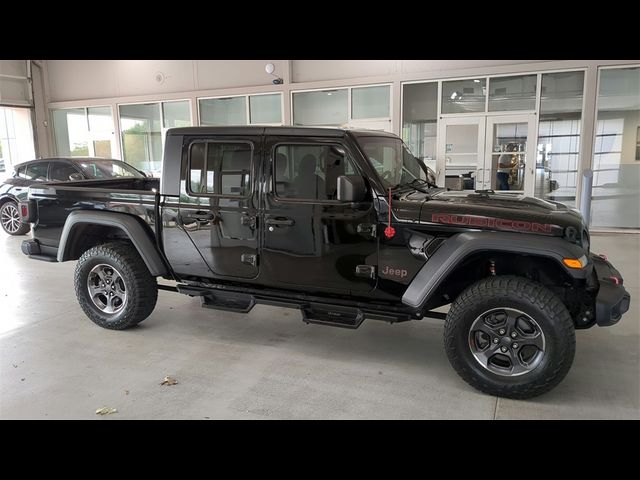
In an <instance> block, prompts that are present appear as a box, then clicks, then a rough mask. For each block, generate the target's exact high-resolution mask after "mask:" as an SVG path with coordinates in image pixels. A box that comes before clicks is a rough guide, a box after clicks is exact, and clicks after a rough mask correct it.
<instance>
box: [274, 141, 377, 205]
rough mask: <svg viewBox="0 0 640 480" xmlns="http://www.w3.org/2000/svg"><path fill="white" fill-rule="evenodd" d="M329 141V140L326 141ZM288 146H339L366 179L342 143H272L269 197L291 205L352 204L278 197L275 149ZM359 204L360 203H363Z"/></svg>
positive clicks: (351, 152)
mask: <svg viewBox="0 0 640 480" xmlns="http://www.w3.org/2000/svg"><path fill="white" fill-rule="evenodd" d="M327 140H329V139H327ZM290 145H304V146H309V147H324V146H328V147H331V146H339V147H342V148H344V150H345V151H346V152H347V154H348V155H349V156H350V157H351V160H352V164H353V168H354V170H355V171H356V173H357V174H358V175H360V176H361V177H363V178H366V176H365V175H364V174H363V173H362V169H361V168H360V165H358V162H356V161H355V158H356V157H355V155H354V154H353V150H352V149H351V148H349V147H348V146H347V145H345V144H344V143H340V142H337V141H335V140H333V139H331V140H329V141H327V142H323V141H321V142H309V141H307V142H305V141H297V142H296V141H293V142H286V141H278V142H277V143H274V144H273V145H272V146H271V152H270V153H269V169H270V170H269V176H270V177H271V178H270V180H269V193H270V194H271V195H273V197H274V198H275V199H277V200H278V201H279V202H292V203H306V204H309V203H311V204H323V205H347V204H350V203H353V202H347V201H344V200H337V199H336V200H320V199H318V198H291V197H281V196H280V195H278V192H277V189H276V174H275V155H276V149H277V148H278V147H280V146H290ZM370 190H371V187H370V186H367V191H370ZM366 201H369V200H363V202H366ZM363 202H361V203H363Z"/></svg>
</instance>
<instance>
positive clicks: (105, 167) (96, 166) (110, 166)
mask: <svg viewBox="0 0 640 480" xmlns="http://www.w3.org/2000/svg"><path fill="white" fill-rule="evenodd" d="M77 164H78V166H79V167H80V168H81V169H82V171H83V172H84V173H85V174H86V175H87V176H88V177H89V178H116V177H137V178H143V177H144V175H142V174H141V173H140V172H139V171H138V170H136V169H135V168H133V167H132V166H131V165H127V164H126V163H124V162H121V161H120V160H106V159H105V160H81V161H79V162H78V163H77Z"/></svg>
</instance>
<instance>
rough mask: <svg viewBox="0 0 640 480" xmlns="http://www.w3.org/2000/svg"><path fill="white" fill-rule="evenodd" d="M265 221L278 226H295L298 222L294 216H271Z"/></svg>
mask: <svg viewBox="0 0 640 480" xmlns="http://www.w3.org/2000/svg"><path fill="white" fill-rule="evenodd" d="M264 223H266V224H267V225H275V226H278V227H291V226H293V225H294V224H295V223H296V222H295V220H294V219H293V218H285V217H276V218H274V217H269V218H267V219H265V221H264Z"/></svg>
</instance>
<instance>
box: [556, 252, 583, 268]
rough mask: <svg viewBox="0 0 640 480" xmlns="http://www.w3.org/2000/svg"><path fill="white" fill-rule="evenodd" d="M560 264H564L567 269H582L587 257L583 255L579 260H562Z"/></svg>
mask: <svg viewBox="0 0 640 480" xmlns="http://www.w3.org/2000/svg"><path fill="white" fill-rule="evenodd" d="M562 263H564V264H565V265H566V266H567V267H569V268H577V269H580V268H584V267H585V266H586V265H587V257H585V256H584V255H583V256H582V257H580V258H563V259H562Z"/></svg>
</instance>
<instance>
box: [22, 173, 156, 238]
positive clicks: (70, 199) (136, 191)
mask: <svg viewBox="0 0 640 480" xmlns="http://www.w3.org/2000/svg"><path fill="white" fill-rule="evenodd" d="M159 187H160V179H158V178H121V179H109V180H80V181H76V182H64V183H41V184H37V185H33V186H32V187H31V188H30V192H31V193H30V198H31V199H32V200H34V199H35V200H37V202H33V201H32V202H30V204H31V205H32V206H33V207H35V208H36V209H37V213H36V215H35V218H37V220H36V223H35V224H34V225H33V234H34V237H35V238H37V239H38V241H39V242H40V243H41V244H42V245H45V246H49V247H57V246H58V244H59V241H60V235H61V234H62V228H63V226H64V222H65V220H66V219H67V217H68V216H69V214H70V213H71V212H73V211H75V210H108V211H112V212H122V213H128V214H131V215H136V216H138V217H140V218H141V219H142V220H143V221H144V222H146V223H148V224H153V223H154V218H155V215H154V207H155V191H154V190H157V189H158V188H159Z"/></svg>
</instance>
